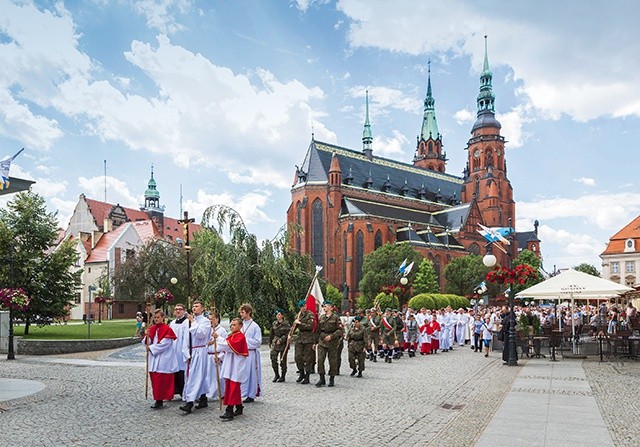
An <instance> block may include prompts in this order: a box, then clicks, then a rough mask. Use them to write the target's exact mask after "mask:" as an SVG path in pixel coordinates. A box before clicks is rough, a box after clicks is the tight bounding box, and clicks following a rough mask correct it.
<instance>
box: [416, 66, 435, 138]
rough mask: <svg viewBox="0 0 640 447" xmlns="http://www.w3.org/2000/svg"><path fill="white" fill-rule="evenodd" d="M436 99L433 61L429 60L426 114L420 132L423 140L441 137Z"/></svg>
mask: <svg viewBox="0 0 640 447" xmlns="http://www.w3.org/2000/svg"><path fill="white" fill-rule="evenodd" d="M435 104H436V100H435V99H433V96H432V93H431V61H429V75H428V81H427V97H426V98H425V99H424V116H423V118H422V131H421V133H420V139H421V140H425V141H426V140H428V139H429V138H431V139H433V140H437V139H438V138H440V133H439V132H438V122H437V121H436V109H435Z"/></svg>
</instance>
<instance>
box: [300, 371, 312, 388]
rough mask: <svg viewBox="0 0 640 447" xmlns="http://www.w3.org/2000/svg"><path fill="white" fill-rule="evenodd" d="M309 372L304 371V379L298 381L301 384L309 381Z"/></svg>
mask: <svg viewBox="0 0 640 447" xmlns="http://www.w3.org/2000/svg"><path fill="white" fill-rule="evenodd" d="M309 374H311V373H306V374H305V375H304V379H302V382H300V383H301V384H303V385H306V384H307V383H309Z"/></svg>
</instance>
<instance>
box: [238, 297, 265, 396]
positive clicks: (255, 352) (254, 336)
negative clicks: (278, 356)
mask: <svg viewBox="0 0 640 447" xmlns="http://www.w3.org/2000/svg"><path fill="white" fill-rule="evenodd" d="M252 314H253V307H252V306H251V304H249V303H244V304H242V305H241V306H240V318H241V319H242V333H243V334H244V336H245V338H246V339H247V346H248V347H249V364H250V369H249V374H248V377H247V380H246V381H245V382H243V383H242V396H243V397H244V398H245V399H244V403H251V402H253V401H254V400H255V399H256V397H260V396H262V365H261V362H260V345H262V330H261V329H260V326H258V323H256V322H255V321H253V319H252V318H251V316H252Z"/></svg>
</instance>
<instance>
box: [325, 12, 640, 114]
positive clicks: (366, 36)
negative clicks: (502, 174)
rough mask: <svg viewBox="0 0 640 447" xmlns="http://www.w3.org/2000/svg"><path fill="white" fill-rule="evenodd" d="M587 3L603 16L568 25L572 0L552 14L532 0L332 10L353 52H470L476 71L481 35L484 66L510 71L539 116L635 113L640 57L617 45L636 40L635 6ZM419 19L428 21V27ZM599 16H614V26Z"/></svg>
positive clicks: (639, 89)
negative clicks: (344, 20) (345, 24)
mask: <svg viewBox="0 0 640 447" xmlns="http://www.w3.org/2000/svg"><path fill="white" fill-rule="evenodd" d="M590 6H591V8H592V10H599V11H602V14H581V15H580V19H579V20H567V19H566V18H567V17H572V16H573V17H575V14H576V10H575V5H573V4H572V3H558V4H554V13H553V14H552V15H551V16H550V15H549V14H548V8H540V7H539V5H538V4H536V3H526V4H524V3H523V4H520V5H519V7H518V8H509V7H505V5H504V4H503V3H497V4H496V5H495V7H485V6H484V5H482V6H481V5H480V4H478V3H476V2H457V3H453V4H452V3H450V2H413V1H410V0H399V1H395V2H369V1H366V2H365V1H363V0H340V1H339V2H338V5H337V7H338V9H339V10H340V11H342V12H343V13H344V14H345V15H346V16H347V17H348V18H349V19H350V20H351V23H350V25H349V33H348V38H349V42H350V45H351V47H352V48H360V47H362V48H379V49H383V50H387V51H391V52H403V53H408V54H412V55H425V54H436V55H443V54H444V55H447V56H449V55H452V56H454V57H455V56H462V55H470V56H471V58H472V66H473V70H474V71H476V72H479V71H480V70H481V66H482V60H483V56H484V52H483V45H484V42H483V39H482V36H483V35H484V34H485V33H486V32H487V30H488V33H489V60H490V64H491V66H492V67H494V68H495V67H496V66H498V65H501V64H505V65H508V66H510V67H511V68H512V70H513V74H512V77H513V80H514V81H516V82H522V85H521V87H520V89H519V92H520V93H521V94H522V99H523V101H530V102H531V104H532V105H533V106H534V107H535V108H536V109H538V111H540V112H542V113H543V114H544V115H545V116H547V117H556V118H557V117H559V116H561V115H562V114H568V115H569V116H571V117H572V118H573V119H575V120H578V121H586V120H590V119H594V118H596V117H600V116H614V117H622V116H627V115H635V116H640V99H638V98H640V57H638V52H637V47H636V46H634V45H621V44H620V42H635V41H637V40H639V39H640V28H638V27H637V26H636V25H635V22H636V21H637V14H636V13H635V12H636V9H637V5H636V4H635V3H634V2H631V1H620V2H614V3H611V2H605V1H604V0H602V1H596V2H595V3H593V4H590ZM424 17H429V18H430V20H429V26H428V27H426V26H424ZM603 17H608V18H611V19H612V18H614V17H615V25H614V26H612V21H611V20H603ZM408 29H410V30H412V32H411V33H407V32H406V30H408ZM585 42H589V44H588V45H586V46H585V44H584V43H585Z"/></svg>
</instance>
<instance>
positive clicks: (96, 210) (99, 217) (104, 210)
mask: <svg viewBox="0 0 640 447" xmlns="http://www.w3.org/2000/svg"><path fill="white" fill-rule="evenodd" d="M84 200H85V201H86V202H87V205H89V210H90V211H91V215H92V216H93V219H94V220H95V222H96V225H97V226H98V228H102V227H103V225H104V220H105V219H106V218H107V217H109V213H110V212H111V209H112V208H113V207H114V206H115V205H113V204H111V203H107V202H101V201H99V200H94V199H88V198H86V197H85V199H84ZM122 208H123V209H124V212H125V214H126V215H127V219H129V220H130V221H131V222H135V221H138V220H148V219H149V215H148V214H147V213H146V212H145V211H141V210H136V209H133V208H127V207H126V206H123V207H122Z"/></svg>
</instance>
